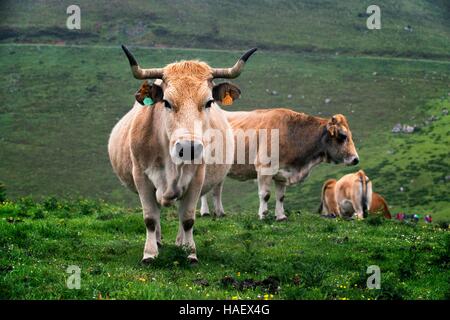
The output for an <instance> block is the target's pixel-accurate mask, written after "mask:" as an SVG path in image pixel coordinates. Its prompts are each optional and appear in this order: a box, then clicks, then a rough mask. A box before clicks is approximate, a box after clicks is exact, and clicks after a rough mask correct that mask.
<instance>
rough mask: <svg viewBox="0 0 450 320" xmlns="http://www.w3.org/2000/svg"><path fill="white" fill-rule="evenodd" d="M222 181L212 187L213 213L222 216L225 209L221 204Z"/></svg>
mask: <svg viewBox="0 0 450 320" xmlns="http://www.w3.org/2000/svg"><path fill="white" fill-rule="evenodd" d="M222 190H223V181H222V182H221V183H219V184H218V185H217V186H215V187H214V188H213V201H214V214H215V216H216V217H223V216H224V215H225V211H224V210H223V205H222Z"/></svg>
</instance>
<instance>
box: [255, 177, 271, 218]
mask: <svg viewBox="0 0 450 320" xmlns="http://www.w3.org/2000/svg"><path fill="white" fill-rule="evenodd" d="M271 182H272V176H265V175H261V174H260V173H258V195H259V210H258V216H259V219H261V220H263V219H265V218H266V217H267V215H268V213H269V209H268V203H269V199H270V184H271Z"/></svg>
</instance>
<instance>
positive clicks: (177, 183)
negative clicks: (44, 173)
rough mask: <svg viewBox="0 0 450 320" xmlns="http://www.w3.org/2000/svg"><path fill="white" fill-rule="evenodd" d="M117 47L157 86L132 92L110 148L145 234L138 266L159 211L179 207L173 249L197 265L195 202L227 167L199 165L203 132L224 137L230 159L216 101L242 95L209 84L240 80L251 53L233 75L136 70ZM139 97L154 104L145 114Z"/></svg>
mask: <svg viewBox="0 0 450 320" xmlns="http://www.w3.org/2000/svg"><path fill="white" fill-rule="evenodd" d="M122 48H123V50H124V52H125V54H126V55H127V57H128V60H129V62H130V66H131V69H132V72H133V75H134V76H135V78H137V79H158V80H156V81H155V82H154V83H153V84H147V85H145V86H144V87H143V88H142V87H141V90H140V91H138V92H137V93H136V99H137V100H138V102H136V103H135V104H134V106H133V108H132V109H131V110H130V111H129V112H128V113H127V114H126V115H125V116H124V117H123V118H122V119H121V120H120V121H119V122H118V123H117V124H116V126H115V127H114V129H113V130H112V132H111V136H110V139H109V145H108V149H109V156H110V160H111V164H112V167H113V169H114V171H115V173H116V174H117V176H118V177H119V179H120V180H121V181H122V182H123V184H125V186H127V187H128V188H130V189H131V190H133V191H135V192H137V193H138V194H139V198H140V201H141V204H142V209H143V215H144V222H145V225H146V229H147V238H146V242H145V248H144V254H143V262H150V261H152V260H153V259H155V258H156V256H157V255H158V244H161V227H160V205H163V206H167V205H171V204H173V203H174V202H175V201H177V200H179V202H180V205H179V209H178V213H179V218H180V225H179V230H178V236H177V239H176V244H177V245H179V246H186V247H188V248H189V250H190V254H189V256H188V259H190V260H191V261H197V255H196V249H195V243H194V239H193V225H194V219H195V207H196V204H197V201H198V198H199V196H200V195H202V194H205V193H206V192H208V191H209V190H211V189H212V188H214V187H218V186H220V185H221V184H222V181H223V179H224V178H225V176H226V174H227V173H228V170H229V168H230V166H231V163H229V164H227V163H212V164H206V163H205V162H206V159H205V158H204V150H205V149H206V148H208V145H209V144H210V143H209V142H210V141H208V139H206V138H205V137H204V135H203V133H204V132H206V131H207V130H210V129H214V130H215V131H218V132H219V133H222V134H223V137H224V138H225V144H224V150H222V152H223V153H224V154H228V155H230V154H231V155H230V157H231V158H232V156H233V154H232V153H233V150H234V143H233V142H234V140H233V135H232V131H231V128H230V125H229V123H228V121H227V119H226V117H225V114H224V112H223V111H222V109H221V108H220V107H219V106H218V105H217V104H216V101H222V99H224V97H225V96H226V97H233V98H234V99H236V98H238V97H239V95H240V90H239V89H238V88H237V87H236V86H234V85H232V84H230V83H221V84H218V85H215V84H214V83H213V79H214V78H236V77H237V76H239V74H240V73H241V71H242V69H243V67H244V64H245V62H246V61H247V59H248V58H249V57H250V56H251V55H252V54H253V53H254V52H255V51H256V49H252V50H250V51H248V52H247V53H246V54H244V55H243V56H242V57H241V59H239V60H238V62H237V63H236V64H235V65H234V66H233V67H232V68H225V69H216V68H211V67H210V66H209V65H207V64H206V63H204V62H200V61H181V62H176V63H172V64H169V65H167V66H166V67H164V68H156V69H155V68H154V69H141V68H140V67H139V65H138V64H137V62H136V60H135V58H134V57H133V55H132V54H131V53H130V52H129V51H128V49H127V48H126V47H124V46H122ZM145 98H147V101H151V103H153V105H152V106H150V107H143V106H142V105H141V104H142V103H145V101H144V99H145ZM150 99H151V100H150Z"/></svg>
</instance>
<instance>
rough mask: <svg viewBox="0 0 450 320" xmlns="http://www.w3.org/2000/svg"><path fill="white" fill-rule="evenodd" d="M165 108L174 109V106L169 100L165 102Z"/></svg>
mask: <svg viewBox="0 0 450 320" xmlns="http://www.w3.org/2000/svg"><path fill="white" fill-rule="evenodd" d="M164 107H166V108H167V109H172V105H171V104H170V103H169V101H167V100H164Z"/></svg>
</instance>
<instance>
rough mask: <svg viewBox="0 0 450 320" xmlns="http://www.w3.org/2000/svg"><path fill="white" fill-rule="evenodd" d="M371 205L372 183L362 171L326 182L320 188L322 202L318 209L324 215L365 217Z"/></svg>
mask: <svg viewBox="0 0 450 320" xmlns="http://www.w3.org/2000/svg"><path fill="white" fill-rule="evenodd" d="M371 203H372V182H371V181H370V180H369V178H368V177H367V176H366V174H365V173H364V171H362V170H359V171H358V172H356V173H350V174H347V175H345V176H343V177H342V178H341V179H339V180H337V181H336V180H334V179H330V180H327V181H326V182H325V183H324V185H323V187H322V201H321V205H320V208H319V211H321V212H322V213H324V214H335V215H339V216H340V217H352V216H353V215H355V216H356V218H357V219H363V218H364V217H366V216H367V214H368V210H369V208H370V206H371Z"/></svg>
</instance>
